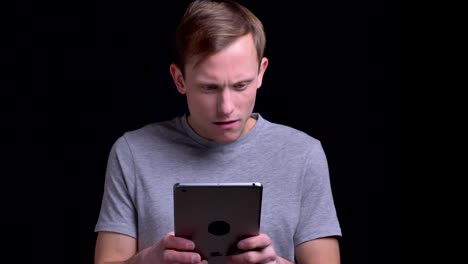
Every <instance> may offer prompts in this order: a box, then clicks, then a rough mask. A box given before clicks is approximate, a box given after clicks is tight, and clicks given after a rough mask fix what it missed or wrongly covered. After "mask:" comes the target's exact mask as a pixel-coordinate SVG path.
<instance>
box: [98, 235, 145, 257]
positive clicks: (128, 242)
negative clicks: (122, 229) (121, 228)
mask: <svg viewBox="0 0 468 264" xmlns="http://www.w3.org/2000/svg"><path fill="white" fill-rule="evenodd" d="M136 251H137V241H136V239H135V238H133V237H129V236H126V235H122V234H119V233H113V232H99V233H98V237H97V241H96V252H95V256H94V263H95V264H104V263H115V264H118V263H124V261H125V260H127V259H130V258H131V257H132V256H133V255H135V254H136Z"/></svg>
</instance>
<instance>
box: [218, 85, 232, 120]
mask: <svg viewBox="0 0 468 264" xmlns="http://www.w3.org/2000/svg"><path fill="white" fill-rule="evenodd" d="M232 99H233V98H232V94H231V91H230V89H222V90H220V91H219V94H218V102H217V108H218V109H217V110H218V114H219V115H221V116H229V115H230V114H231V113H232V112H233V111H234V104H233V102H232Z"/></svg>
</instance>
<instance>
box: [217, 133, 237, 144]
mask: <svg viewBox="0 0 468 264" xmlns="http://www.w3.org/2000/svg"><path fill="white" fill-rule="evenodd" d="M239 138H240V136H239V135H232V136H220V137H216V138H215V139H214V142H216V143H218V144H229V143H233V142H234V141H236V140H238V139H239Z"/></svg>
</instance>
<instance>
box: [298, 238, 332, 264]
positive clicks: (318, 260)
mask: <svg viewBox="0 0 468 264" xmlns="http://www.w3.org/2000/svg"><path fill="white" fill-rule="evenodd" d="M296 259H297V262H298V263H299V264H339V263H340V248H339V244H338V240H337V239H336V238H334V237H324V238H318V239H314V240H310V241H307V242H304V243H302V244H300V245H298V246H297V247H296Z"/></svg>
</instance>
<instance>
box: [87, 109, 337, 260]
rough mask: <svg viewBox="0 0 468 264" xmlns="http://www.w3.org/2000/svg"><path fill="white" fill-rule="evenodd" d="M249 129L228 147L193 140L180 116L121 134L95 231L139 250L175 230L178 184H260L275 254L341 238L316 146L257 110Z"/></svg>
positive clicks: (263, 223) (263, 226)
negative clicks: (128, 240)
mask: <svg viewBox="0 0 468 264" xmlns="http://www.w3.org/2000/svg"><path fill="white" fill-rule="evenodd" d="M252 117H254V118H256V119H257V123H256V124H255V126H254V127H253V128H252V130H251V131H250V132H249V133H248V134H246V135H245V136H243V137H242V138H240V139H239V140H237V141H235V142H233V143H230V144H217V143H215V142H212V141H208V140H206V139H204V138H202V137H200V136H199V135H197V134H196V133H195V132H194V131H193V130H192V129H191V127H190V126H189V125H188V123H187V119H186V116H182V117H178V118H174V119H172V120H170V121H166V122H160V123H153V124H149V125H147V126H144V127H142V128H140V129H137V130H134V131H130V132H127V133H125V134H124V135H123V136H122V137H120V138H119V139H118V140H117V141H116V142H115V144H114V145H113V147H112V149H111V151H110V155H109V160H108V166H107V172H106V180H105V186H104V195H103V200H102V207H101V211H100V214H99V219H98V221H97V224H96V227H95V231H96V232H98V231H111V232H117V233H122V234H125V235H128V236H131V237H135V238H136V239H137V240H138V250H142V249H144V248H146V247H149V246H151V245H153V244H154V243H157V242H159V241H160V240H161V238H162V237H163V236H164V235H166V234H167V233H168V232H170V231H173V230H174V219H173V201H172V190H173V185H174V184H175V183H177V182H261V183H262V184H263V202H262V215H261V222H260V225H261V232H262V233H265V234H267V235H268V236H269V237H270V238H271V239H272V240H273V244H274V248H275V251H276V254H277V255H279V256H281V257H283V258H286V259H288V260H290V261H293V260H294V248H295V246H297V245H299V244H301V243H303V242H305V241H308V240H312V239H315V238H320V237H325V236H341V229H340V225H339V222H338V219H337V215H336V211H335V206H334V202H333V196H332V191H331V186H330V180H329V172H328V164H327V160H326V156H325V153H324V150H323V148H322V145H321V144H320V142H319V141H318V140H316V139H314V138H312V137H311V136H309V135H307V134H306V133H303V132H301V131H299V130H296V129H293V128H291V127H287V126H283V125H279V124H275V123H272V122H269V121H267V120H265V119H264V118H262V116H261V115H260V114H258V113H254V114H253V115H252Z"/></svg>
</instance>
